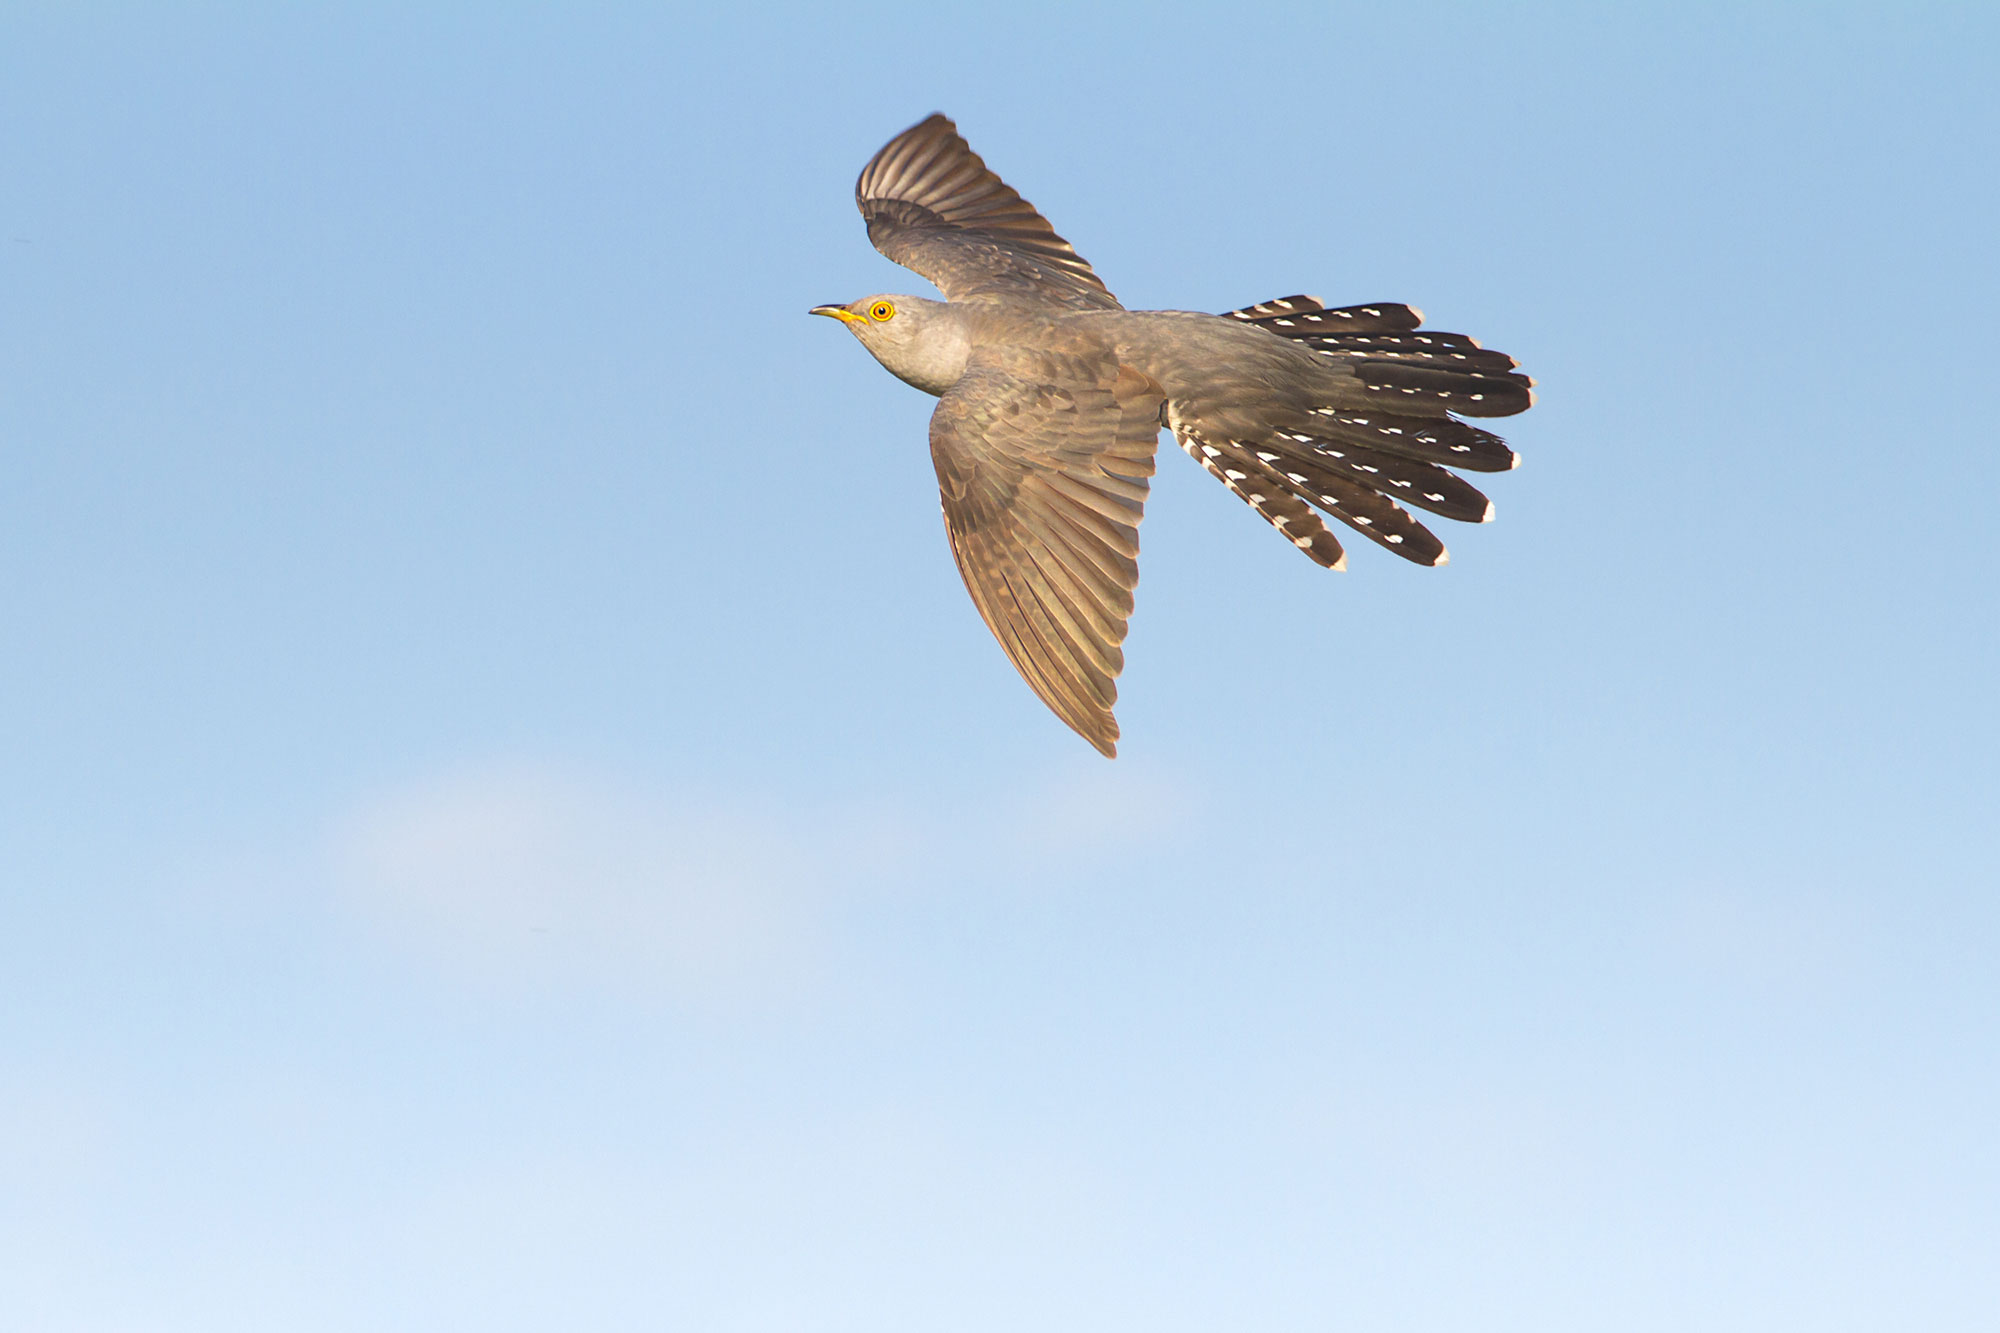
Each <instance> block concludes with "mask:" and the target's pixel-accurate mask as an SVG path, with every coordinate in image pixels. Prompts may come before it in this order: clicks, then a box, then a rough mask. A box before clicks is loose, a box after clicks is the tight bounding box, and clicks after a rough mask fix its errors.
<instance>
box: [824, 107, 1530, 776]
mask: <svg viewBox="0 0 2000 1333" xmlns="http://www.w3.org/2000/svg"><path fill="white" fill-rule="evenodd" d="M855 200H856V202H857V203H858V205H859V206H860V209H861V215H862V217H863V218H864V219H865V220H866V222H867V225H868V238H869V240H870V241H872V242H873V243H874V245H875V247H876V248H877V249H878V250H880V251H881V252H882V253H883V254H885V255H887V256H888V257H889V258H891V259H893V260H895V261H897V262H898V263H900V264H903V265H905V266H907V267H909V268H911V269H914V270H915V271H916V272H918V273H920V274H922V275H923V276H924V277H926V278H929V279H930V280H931V281H932V282H934V283H935V284H936V285H937V287H938V290H939V291H941V292H943V293H944V295H945V297H946V300H945V301H942V302H939V301H929V300H925V299H923V298H921V297H914V296H895V295H888V296H872V297H868V298H865V299H863V300H860V301H856V302H853V303H851V304H848V305H834V306H818V307H815V308H814V311H813V313H814V314H823V315H830V316H833V317H835V318H838V319H840V320H841V321H843V322H844V323H846V324H847V326H848V327H849V328H850V329H851V330H852V331H853V332H854V334H855V336H856V337H858V338H859V339H860V340H861V342H862V344H863V346H865V347H867V348H868V350H869V351H870V352H871V353H872V354H873V355H874V356H875V358H876V359H877V360H878V361H880V362H881V363H882V364H883V365H884V366H885V367H887V368H888V369H889V370H890V371H891V372H892V373H894V374H895V375H897V376H898V377H900V378H901V379H903V380H905V381H906V382H908V383H910V384H912V385H915V386H916V387H918V388H920V389H923V390H924V391H925V392H927V393H931V394H935V395H937V396H938V398H939V402H938V406H937V410H936V412H935V413H933V415H932V417H931V430H930V437H931V459H932V462H933V464H934V465H935V467H936V470H937V477H938V487H939V492H940V496H941V499H942V502H943V507H944V518H945V530H946V533H947V534H948V536H949V537H950V540H951V549H952V554H953V556H954V558H955V559H956V560H957V562H958V570H959V574H960V575H961V576H962V577H963V578H964V580H965V586H966V589H967V591H968V592H970V593H971V595H972V600H973V604H974V605H975V606H977V607H978V609H979V614H980V616H981V617H982V618H983V619H984V620H985V621H986V624H987V626H988V628H990V629H991V630H992V631H993V635H994V637H995V638H997V639H998V640H999V641H1000V646H1001V647H1002V648H1003V649H1004V650H1005V651H1006V653H1007V656H1008V658H1009V659H1010V660H1011V661H1012V662H1013V663H1014V666H1015V668H1016V669H1018V670H1019V671H1020V673H1021V675H1022V676H1023V677H1024V678H1025V679H1026V680H1027V682H1028V684H1029V685H1030V686H1031V687H1032V688H1033V689H1034V691H1035V693H1036V694H1037V695H1039V696H1040V697H1041V699H1042V701H1043V702H1044V703H1046V704H1047V705H1048V706H1049V707H1050V708H1051V709H1052V710H1054V712H1055V713H1056V715H1057V716H1058V717H1060V718H1061V719H1062V720H1063V721H1064V722H1065V723H1067V724H1068V725H1069V726H1070V727H1072V728H1073V729H1075V730H1076V731H1077V732H1078V733H1079V734H1080V735H1082V736H1083V737H1084V739H1086V740H1088V741H1089V742H1090V743H1091V744H1092V745H1094V746H1096V747H1097V748H1098V749H1099V750H1101V751H1103V752H1104V753H1105V754H1107V755H1111V754H1115V753H1116V751H1117V745H1116V742H1117V739H1118V723H1117V721H1116V719H1115V718H1114V717H1113V715H1112V706H1113V704H1114V703H1115V702H1116V700H1117V697H1118V696H1117V687H1116V685H1115V683H1114V682H1115V680H1116V678H1117V676H1118V673H1119V672H1120V670H1121V669H1122V668H1123V666H1124V655H1123V651H1122V649H1121V647H1120V645H1121V644H1122V643H1123V641H1124V638H1125V629H1126V624H1127V622H1128V621H1129V619H1130V617H1131V614H1132V590H1133V589H1134V588H1135V587H1136V586H1137V584H1138V580H1139V566H1138V555H1139V540H1138V528H1139V521H1140V519H1141V517H1142V516H1143V514H1144V510H1145V501H1146V494H1147V486H1148V481H1147V479H1148V478H1149V477H1151V476H1152V474H1153V452H1154V449H1155V447H1156V446H1157V444H1158V437H1159V431H1160V429H1161V427H1163V426H1164V427H1166V428H1168V429H1169V430H1171V431H1172V432H1173V434H1174V437H1175V439H1176V440H1177V441H1179V443H1180V444H1181V447H1182V448H1183V449H1185V450H1186V451H1187V452H1188V454H1189V455H1190V456H1191V457H1193V458H1194V459H1195V460H1196V461H1197V462H1199V463H1201V465H1202V466H1203V467H1204V468H1206V469H1207V470H1208V471H1209V472H1210V473H1211V474H1212V475H1214V476H1215V477H1216V478H1217V479H1218V480H1220V481H1222V483H1223V484H1224V485H1226V486H1227V487H1229V489H1230V490H1232V491H1234V492H1235V493H1236V494H1237V495H1238V496H1240V497H1241V498H1242V499H1243V500H1245V501H1246V502H1247V503H1249V504H1250V505H1251V507H1252V508H1254V509H1256V510H1257V512H1259V513H1260V514H1262V515H1263V516H1264V518H1265V519H1266V520H1267V521H1269V522H1270V523H1271V525H1272V526H1273V527H1274V528H1276V529H1277V530H1278V531H1279V532H1280V533H1282V534H1283V535H1284V536H1285V537H1286V538H1287V539H1289V540H1290V541H1291V542H1292V544H1293V545H1294V546H1296V547H1297V548H1298V549H1299V550H1301V551H1302V552H1304V553H1305V554H1306V555H1307V556H1308V557H1309V558H1310V559H1312V560H1314V561H1316V562H1317V563H1319V564H1321V565H1324V566H1327V567H1329V568H1335V569H1339V568H1344V567H1345V565H1346V556H1345V554H1344V552H1343V551H1342V549H1341V545H1340V542H1339V541H1338V540H1337V539H1336V538H1335V537H1334V535H1333V533H1332V532H1331V531H1330V530H1329V529H1328V528H1327V527H1326V525H1325V523H1324V522H1323V521H1322V519H1321V515H1322V514H1324V515H1329V516H1331V517H1333V518H1335V519H1337V520H1339V521H1340V522H1342V523H1344V524H1346V525H1347V526H1348V527H1349V528H1351V529H1352V530H1353V531H1356V532H1359V533H1361V534H1362V535H1364V536H1366V537H1368V538H1369V539H1370V540H1372V541H1375V542H1377V543H1378V544H1380V545H1381V546H1383V547H1384V548H1385V549H1387V550H1391V551H1394V552H1395V553H1396V554H1398V555H1400V556H1403V557H1404V558H1405V559H1408V560H1412V561H1414V562H1416V563H1418V564H1425V565H1441V564H1443V563H1445V559H1446V557H1445V549H1444V545H1443V543H1441V542H1439V541H1438V540H1437V538H1436V537H1435V536H1434V535H1433V534H1432V533H1431V532H1430V531H1429V530H1428V529H1427V528H1425V527H1424V526H1423V524H1421V523H1420V522H1418V521H1417V520H1416V519H1415V518H1414V517H1412V516H1411V514H1410V513H1409V512H1408V510H1406V509H1405V508H1403V504H1408V505H1410V506H1413V507H1415V508H1418V509H1423V510H1427V511H1429V512H1431V513H1434V514H1438V515H1441V516H1443V517H1446V518H1452V519H1458V520H1461V521H1468V522H1483V521H1485V520H1486V519H1489V518H1491V517H1492V506H1491V504H1490V503H1489V502H1488V501H1487V499H1486V497H1485V496H1484V495H1483V494H1481V493H1480V492H1479V491H1478V490H1476V489H1474V488H1473V487H1472V486H1471V485H1470V484H1468V483H1467V482H1465V481H1464V480H1463V479H1462V478H1460V477H1459V476H1457V475H1456V474H1455V473H1453V472H1450V471H1447V470H1446V469H1447V468H1452V467H1456V468H1464V469H1469V470H1473V471H1485V472H1497V471H1504V470H1506V469H1509V468H1512V467H1514V466H1515V465H1516V464H1517V463H1518V462H1519V459H1518V458H1517V457H1516V455H1515V454H1514V452H1513V451H1512V450H1511V449H1509V448H1508V447H1507V446H1506V444H1505V443H1504V442H1503V441H1501V440H1500V439H1499V438H1498V437H1496V436H1494V435H1492V434H1490V433H1488V432H1486V431H1484V430H1481V429H1479V428H1477V427H1474V426H1470V425H1468V424H1466V423H1465V422H1462V421H1459V420H1457V419H1456V416H1455V415H1454V414H1457V415H1462V416H1473V417H1489V416H1508V415H1511V414H1513V413H1516V412H1520V411H1523V410H1525V409H1526V408H1527V407H1528V406H1529V405H1530V404H1531V403H1532V402H1533V400H1534V397H1533V394H1532V392H1531V386H1532V384H1533V381H1532V380H1530V379H1528V378H1527V377H1526V376H1525V375H1521V374H1518V373H1517V372H1516V371H1515V362H1514V359H1513V358H1512V357H1509V356H1507V355H1505V354H1504V353H1500V352H1494V351H1490V350H1488V349H1486V348H1482V347H1480V346H1479V344H1478V343H1476V342H1474V341H1473V340H1472V339H1470V338H1467V337H1464V336H1463V335H1460V334H1455V333H1440V332H1437V331H1434V330H1428V329H1424V328H1423V327H1422V324H1423V316H1422V314H1421V313H1420V312H1418V311H1416V310H1414V309H1413V308H1411V307H1409V306H1406V305H1398V304H1393V303H1375V304H1370V305H1357V306H1343V307H1336V308H1329V307H1327V306H1325V305H1323V304H1322V303H1321V302H1320V301H1319V300H1318V299H1316V298H1314V297H1309V296H1290V297H1284V298H1281V299H1279V300H1275V301H1266V302H1263V303H1261V304H1258V305H1254V306H1247V307H1245V308H1243V309H1241V310H1233V311H1230V312H1228V313H1227V314H1224V315H1204V314H1196V313H1192V312H1188V311H1172V310H1166V311H1159V310H1156V311H1128V310H1126V309H1125V308H1124V307H1122V306H1121V305H1120V304H1119V303H1118V300H1117V298H1116V297H1114V296H1112V295H1111V293H1110V291H1109V290H1108V289H1107V288H1106V287H1105V286H1104V283H1103V282H1102V281H1101V280H1100V279H1099V278H1098V276H1097V274H1096V272H1095V271H1093V270H1092V268H1091V266H1090V265H1089V264H1088V263H1087V262H1085V261H1084V259H1083V258H1082V257H1081V256H1079V255H1078V254H1077V253H1076V251H1075V249H1074V248H1073V247H1072V246H1071V245H1070V244H1069V242H1068V241H1066V240H1064V239H1063V238H1062V237H1061V236H1059V235H1057V234H1056V231H1055V229H1054V228H1053V227H1051V226H1050V225H1049V223H1048V222H1047V220H1045V219H1044V218H1043V217H1042V216H1041V215H1040V214H1039V213H1037V212H1036V211H1035V209H1034V208H1033V207H1032V206H1031V205H1029V204H1028V202H1027V201H1026V200H1024V199H1022V198H1021V196H1020V195H1019V194H1017V193H1015V192H1014V191H1013V190H1012V189H1010V188H1009V187H1008V186H1007V185H1006V184H1005V182H1003V181H1002V180H1001V179H1000V178H999V177H998V176H996V175H994V174H993V172H991V171H989V170H988V169H987V167H986V164H985V163H984V162H983V161H981V160H980V158H979V156H978V155H977V154H975V153H974V152H973V151H972V150H971V149H970V148H969V147H968V146H967V145H966V142H965V140H964V139H962V138H960V137H959V135H958V132H957V130H956V128H955V127H954V126H953V125H952V123H951V122H950V121H949V120H947V119H945V118H944V117H943V116H941V115H934V116H931V117H930V118H928V119H926V120H924V121H923V122H921V123H920V124H917V125H915V126H913V127H911V128H910V129H909V130H906V131H905V132H904V133H902V134H900V135H898V136H897V137H896V138H895V139H893V140H891V141H890V142H889V144H888V145H887V146H885V147H884V148H883V149H882V150H881V151H880V152H879V153H877V154H876V155H875V157H874V159H873V160H871V161H870V162H869V164H868V166H867V167H866V168H865V169H863V171H862V173H861V177H860V180H859V181H858V182H856V185H855ZM1399 502H1401V503H1399Z"/></svg>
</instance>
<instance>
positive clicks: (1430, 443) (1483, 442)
mask: <svg viewBox="0 0 2000 1333" xmlns="http://www.w3.org/2000/svg"><path fill="white" fill-rule="evenodd" d="M1307 420H1308V422H1309V423H1310V424H1309V425H1307V426H1306V427H1305V428H1304V429H1306V430H1307V431H1309V432H1310V434H1311V435H1312V437H1313V438H1314V439H1320V440H1328V441H1332V442H1335V443H1346V444H1352V445H1358V446H1360V447H1361V448H1364V449H1379V450H1381V451H1382V452H1383V453H1385V454H1398V455H1400V456H1402V457H1404V458H1413V459H1415V460H1417V461H1418V462H1420V463H1438V464H1441V465H1443V466H1445V467H1461V468H1464V469H1465V470H1466V471H1468V472H1508V471H1512V470H1513V469H1514V468H1517V467H1519V466H1520V465H1521V456H1520V455H1519V454H1517V453H1515V452H1514V451H1513V450H1512V449H1509V448H1508V447H1507V442H1506V441H1505V440H1503V439H1501V438H1500V437H1499V436H1498V435H1495V434H1493V433H1492V432H1490V431H1483V430H1481V429H1479V428H1478V427H1477V426H1468V425H1466V424H1465V423H1464V422H1463V421H1454V420H1452V419H1451V418H1450V417H1410V416H1402V415H1399V414H1397V413H1393V412H1380V411H1376V410H1374V409H1372V408H1358V409H1357V408H1345V407H1319V408H1314V409H1313V411H1312V412H1311V414H1310V415H1309V416H1308V418H1307Z"/></svg>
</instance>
